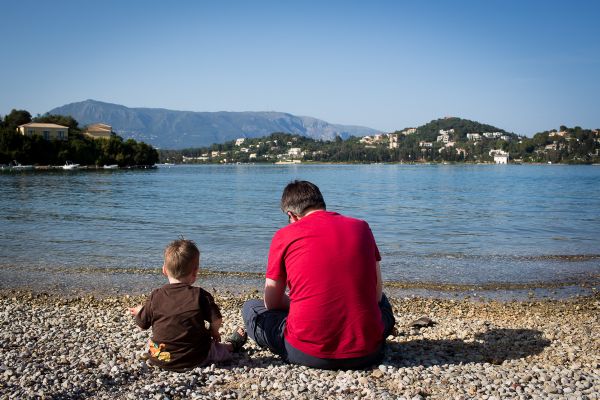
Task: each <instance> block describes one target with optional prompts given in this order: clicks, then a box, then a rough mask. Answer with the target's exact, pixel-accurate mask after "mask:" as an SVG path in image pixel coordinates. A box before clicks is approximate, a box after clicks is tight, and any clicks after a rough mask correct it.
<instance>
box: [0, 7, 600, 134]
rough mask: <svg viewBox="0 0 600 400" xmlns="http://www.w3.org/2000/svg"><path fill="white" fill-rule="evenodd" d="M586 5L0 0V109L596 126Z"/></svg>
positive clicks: (596, 68)
mask: <svg viewBox="0 0 600 400" xmlns="http://www.w3.org/2000/svg"><path fill="white" fill-rule="evenodd" d="M599 21H600V1H595V0H589V1H578V0H575V1H548V0H547V1H527V0H519V1H513V0H502V1H500V0H486V1H480V0H476V1H415V0H412V1H368V2H367V1H364V2H358V1H314V2H313V1H297V2H291V1H218V2H217V1H215V2H202V1H168V2H167V1H149V0H147V1H126V0H118V1H116V0H102V1H100V0H98V1H81V0H77V1H61V0H57V1H30V0H7V1H3V2H2V5H1V8H0V37H1V38H2V42H1V43H2V45H1V46H0V51H1V54H2V56H1V58H0V114H2V115H4V114H6V113H8V112H10V110H11V109H13V108H18V109H26V110H28V111H30V112H31V113H32V114H34V115H35V114H37V113H44V112H46V111H48V110H50V109H52V108H54V107H58V106H61V105H64V104H67V103H72V102H76V101H82V100H85V99H95V100H100V101H106V102H111V103H117V104H123V105H125V106H128V107H156V108H168V109H174V110H190V111H282V112H289V113H292V114H296V115H307V116H312V117H316V118H321V119H324V120H326V121H328V122H332V123H339V124H351V125H363V126H368V127H371V128H375V129H379V130H382V131H394V130H397V129H402V128H405V127H409V126H418V125H421V124H423V123H426V122H429V121H430V120H432V119H436V118H439V117H442V116H448V115H451V116H457V117H462V118H468V119H473V120H477V121H480V122H485V123H489V124H492V125H496V126H498V127H500V128H503V129H506V130H509V131H512V132H515V133H519V134H524V135H527V136H531V135H533V134H534V133H535V132H539V131H543V130H547V129H553V128H558V127H559V125H561V124H564V125H568V126H575V125H580V126H582V127H585V128H600V106H599V104H600V101H599V100H598V97H599V95H600V30H599V29H598V26H599Z"/></svg>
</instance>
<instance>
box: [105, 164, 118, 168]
mask: <svg viewBox="0 0 600 400" xmlns="http://www.w3.org/2000/svg"><path fill="white" fill-rule="evenodd" d="M102 168H104V169H119V166H118V165H117V164H110V165H105V166H103V167H102Z"/></svg>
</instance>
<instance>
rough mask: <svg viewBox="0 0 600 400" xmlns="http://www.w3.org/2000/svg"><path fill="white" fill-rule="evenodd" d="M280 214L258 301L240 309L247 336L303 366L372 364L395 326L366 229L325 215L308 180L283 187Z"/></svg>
mask: <svg viewBox="0 0 600 400" xmlns="http://www.w3.org/2000/svg"><path fill="white" fill-rule="evenodd" d="M281 210H282V211H283V212H284V213H285V214H287V216H288V219H289V224H288V225H287V226H286V227H284V228H282V229H280V230H279V231H277V232H276V233H275V236H274V237H273V240H272V242H271V247H270V250H269V259H268V265H267V274H266V281H265V291H264V302H263V301H261V300H250V301H247V302H246V303H245V304H244V307H243V311H242V315H243V318H244V323H245V325H246V331H247V332H248V335H249V336H250V337H251V338H252V339H254V341H256V343H257V344H258V345H260V346H261V347H267V348H269V349H270V350H271V351H272V352H274V353H276V354H279V355H280V356H281V357H283V358H284V359H285V360H287V361H289V362H291V363H295V364H301V365H306V366H309V367H314V368H322V369H349V368H363V367H366V366H369V365H372V364H374V363H376V362H378V361H379V360H380V359H381V357H382V355H383V345H384V343H385V338H386V337H387V336H388V335H389V334H390V333H391V331H392V328H393V326H394V322H395V320H394V315H393V313H392V307H391V305H390V303H389V301H388V300H387V298H386V297H385V295H384V294H383V293H382V282H381V270H380V267H379V261H380V260H381V257H380V255H379V250H378V249H377V245H376V244H375V239H374V238H373V234H372V232H371V229H370V228H369V225H368V224H367V223H366V222H365V221H361V220H358V219H354V218H349V217H345V216H342V215H340V214H337V213H334V212H329V211H326V207H325V201H324V200H323V196H322V195H321V192H320V190H319V188H318V187H317V186H316V185H314V184H312V183H310V182H307V181H294V182H292V183H290V184H289V185H287V186H286V188H285V189H284V191H283V195H282V197H281ZM286 288H287V289H288V290H289V296H288V295H286V293H285V292H286Z"/></svg>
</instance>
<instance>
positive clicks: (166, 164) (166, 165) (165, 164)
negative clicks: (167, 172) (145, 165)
mask: <svg viewBox="0 0 600 400" xmlns="http://www.w3.org/2000/svg"><path fill="white" fill-rule="evenodd" d="M154 165H155V166H157V167H172V166H174V165H175V164H173V163H170V162H166V163H158V164H154Z"/></svg>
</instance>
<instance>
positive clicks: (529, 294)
mask: <svg viewBox="0 0 600 400" xmlns="http://www.w3.org/2000/svg"><path fill="white" fill-rule="evenodd" d="M31 276H35V279H31ZM199 282H200V284H201V285H202V286H205V287H206V288H210V289H213V290H214V291H217V290H218V291H220V292H226V293H231V294H235V295H243V294H244V293H247V292H259V291H260V292H262V288H263V285H264V273H262V272H248V271H223V270H214V269H206V268H201V270H200V274H199ZM163 283H164V276H163V275H162V273H161V270H160V268H159V267H156V268H147V267H120V268H117V267H94V266H79V267H76V266H50V265H43V266H37V265H36V266H33V265H28V266H24V265H11V264H0V290H13V289H17V290H20V289H23V290H30V291H32V292H34V293H40V292H48V291H49V292H55V293H59V294H61V295H62V296H74V297H76V296H86V295H90V294H91V295H94V296H96V297H105V296H119V295H122V294H128V295H132V296H135V295H143V294H146V293H149V292H150V291H151V290H152V289H153V288H155V287H157V286H160V285H162V284H163ZM383 285H384V290H385V291H386V293H389V294H390V295H392V296H395V297H424V298H443V299H462V298H465V299H469V298H470V299H473V300H478V299H484V300H486V299H487V300H497V301H523V300H533V299H550V300H558V299H569V298H573V297H582V296H590V295H594V294H596V293H598V291H599V288H600V274H597V273H589V274H585V275H582V276H577V277H572V278H569V279H562V280H553V281H521V282H481V283H461V282H435V281H397V280H387V279H385V278H384V282H383Z"/></svg>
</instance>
